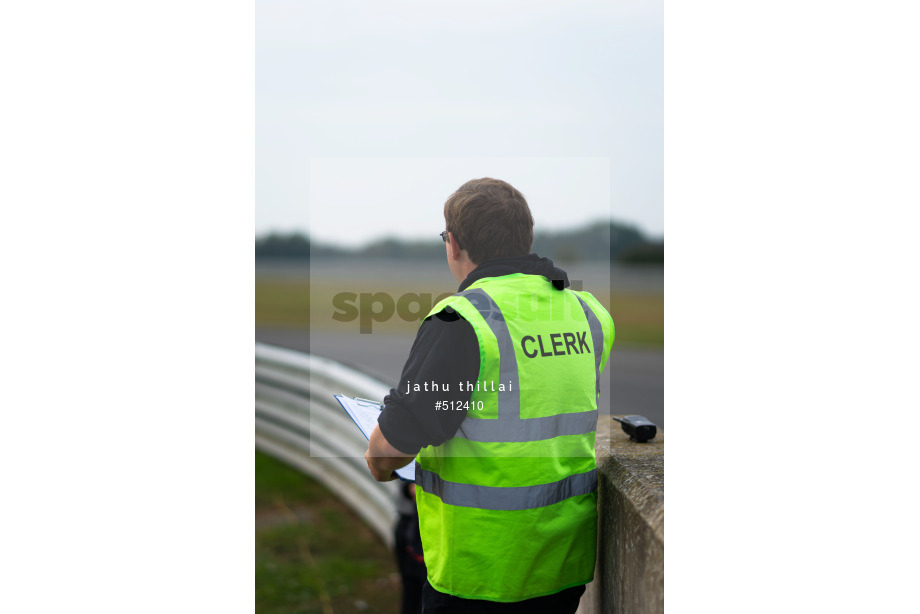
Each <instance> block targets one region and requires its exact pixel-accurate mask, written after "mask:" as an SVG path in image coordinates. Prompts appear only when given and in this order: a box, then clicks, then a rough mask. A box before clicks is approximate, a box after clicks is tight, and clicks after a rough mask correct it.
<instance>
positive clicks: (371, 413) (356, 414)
mask: <svg viewBox="0 0 920 614" xmlns="http://www.w3.org/2000/svg"><path fill="white" fill-rule="evenodd" d="M332 396H333V397H334V398H335V400H336V401H338V402H339V405H341V406H342V409H344V410H345V412H346V413H347V414H348V415H349V416H350V417H351V419H352V420H354V421H355V424H357V425H358V428H359V429H360V430H361V432H362V433H363V434H364V437H365V438H366V439H370V438H371V433H373V432H374V427H375V426H377V420H378V419H379V418H380V412H381V411H382V410H383V407H382V406H381V405H380V403H378V402H376V401H371V400H368V399H361V398H358V397H346V396H345V395H342V394H334V395H332ZM395 473H396V475H398V476H399V477H400V478H401V479H403V480H405V481H407V482H414V481H415V459H413V460H412V462H410V463H409V464H408V465H406V466H405V467H403V468H401V469H397V470H396V471H395Z"/></svg>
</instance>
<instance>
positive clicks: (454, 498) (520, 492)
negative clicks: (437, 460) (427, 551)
mask: <svg viewBox="0 0 920 614" xmlns="http://www.w3.org/2000/svg"><path fill="white" fill-rule="evenodd" d="M415 482H416V484H418V485H419V486H421V487H422V490H424V491H425V492H426V493H429V494H432V495H435V496H436V497H438V498H439V499H441V502H442V503H446V504H448V505H459V506H463V507H476V508H479V509H483V510H532V509H534V508H538V507H546V506H547V505H553V504H555V503H560V502H561V501H565V500H566V499H569V498H571V497H576V496H578V495H587V494H589V493H592V492H594V490H595V489H596V488H597V469H592V470H591V471H588V472H586V473H576V474H575V475H570V476H568V477H565V478H563V479H561V480H559V481H558V482H550V483H549V484H537V485H535V486H477V485H475V484H461V483H459V482H449V481H447V480H445V479H443V478H441V476H439V475H438V474H437V473H434V472H432V471H427V470H425V469H422V467H421V465H419V464H418V462H416V463H415Z"/></svg>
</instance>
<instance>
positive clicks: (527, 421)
mask: <svg viewBox="0 0 920 614" xmlns="http://www.w3.org/2000/svg"><path fill="white" fill-rule="evenodd" d="M596 429H597V410H596V409H592V410H590V411H580V412H578V413H570V414H556V415H554V416H544V417H541V418H524V419H523V420H521V419H517V420H502V419H501V418H499V419H498V420H495V419H489V418H467V419H465V420H464V421H463V422H461V423H460V429H459V430H458V431H457V434H456V435H455V437H461V438H463V439H469V440H470V441H482V442H489V443H497V442H521V441H543V440H544V439H552V438H553V437H559V436H560V435H585V434H587V433H591V432H593V431H595V430H596Z"/></svg>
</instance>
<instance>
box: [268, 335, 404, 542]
mask: <svg viewBox="0 0 920 614" xmlns="http://www.w3.org/2000/svg"><path fill="white" fill-rule="evenodd" d="M255 369H256V399H255V405H256V448H257V449H258V450H260V451H262V452H264V453H266V454H268V455H270V456H273V457H275V458H277V459H278V460H280V461H283V462H285V463H287V464H289V465H291V466H292V467H295V468H297V469H299V470H300V471H303V472H304V473H306V474H308V475H310V476H312V477H314V478H315V479H316V480H318V481H319V482H321V483H322V484H323V485H325V486H326V487H327V488H328V489H329V490H331V491H332V492H333V493H334V494H336V495H337V496H338V497H339V498H341V499H342V500H343V501H345V502H346V503H347V504H348V505H349V506H350V507H351V508H352V509H354V510H355V512H356V513H357V514H358V515H360V516H361V517H362V518H363V519H364V520H365V521H366V522H367V523H368V525H370V526H371V528H373V529H374V530H375V531H376V532H377V533H378V534H379V535H380V537H382V538H383V540H384V542H386V544H387V545H388V546H390V547H391V548H392V546H393V523H394V521H395V519H396V506H395V502H394V497H395V495H396V492H397V488H398V487H397V485H396V482H386V483H381V482H377V481H376V480H374V478H373V477H371V474H370V472H368V470H367V463H366V462H365V460H364V452H365V451H366V450H367V440H366V439H365V438H364V436H363V435H362V434H361V432H360V431H359V430H358V428H357V427H356V426H355V424H354V422H352V420H351V418H349V417H348V415H347V414H346V413H345V411H344V410H343V409H342V407H341V406H340V405H339V404H338V402H337V401H336V400H335V399H334V398H332V395H333V394H345V395H348V396H358V397H364V398H368V399H380V400H382V399H383V397H384V396H385V395H386V394H387V393H388V392H389V390H390V387H389V386H388V385H386V384H384V383H383V382H381V381H379V380H377V379H375V378H373V377H371V376H369V375H367V374H365V373H361V372H359V371H356V370H354V369H353V368H351V367H348V366H346V365H343V364H341V363H338V362H336V361H334V360H331V359H328V358H322V357H320V356H313V355H311V354H304V353H301V352H296V351H294V350H288V349H285V348H279V347H275V346H271V345H267V344H263V343H257V344H256V367H255Z"/></svg>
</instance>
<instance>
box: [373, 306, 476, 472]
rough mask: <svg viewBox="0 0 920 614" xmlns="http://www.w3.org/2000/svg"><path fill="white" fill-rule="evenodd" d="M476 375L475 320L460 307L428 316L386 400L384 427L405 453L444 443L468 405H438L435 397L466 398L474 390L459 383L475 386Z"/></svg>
mask: <svg viewBox="0 0 920 614" xmlns="http://www.w3.org/2000/svg"><path fill="white" fill-rule="evenodd" d="M478 378H479V341H478V340H477V339H476V333H475V332H474V331H473V327H472V325H470V323H469V322H467V321H466V320H464V319H463V318H461V317H460V316H459V315H457V314H456V312H454V313H450V314H449V313H445V312H441V313H439V314H437V315H435V316H432V317H429V318H427V319H426V320H425V321H424V322H422V325H421V326H420V327H419V331H418V334H417V335H416V337H415V342H414V343H413V344H412V349H411V350H410V351H409V358H408V359H407V360H406V364H405V366H404V367H403V371H402V376H401V377H400V379H399V382H397V384H396V387H395V388H393V389H391V390H390V393H389V394H388V395H387V396H386V397H384V399H383V403H384V408H383V412H382V413H381V414H380V420H379V422H378V425H379V426H380V432H381V433H382V434H383V436H384V437H385V438H386V440H387V441H388V442H389V443H390V445H392V446H393V447H394V448H396V449H397V450H399V451H401V452H405V453H407V454H415V453H417V452H418V451H419V450H420V449H421V448H424V447H425V446H436V445H440V444H442V443H444V442H445V441H447V440H448V439H450V438H451V437H453V436H454V434H455V433H456V432H457V429H458V428H460V423H461V422H463V419H464V418H466V410H456V409H454V410H450V409H447V410H445V409H443V405H442V408H441V409H437V408H436V407H437V402H438V401H442V402H444V401H446V402H450V401H453V402H454V404H455V405H456V403H457V402H468V401H469V400H470V397H471V396H472V392H469V391H461V390H460V382H464V383H465V382H471V383H473V384H474V385H475V382H476V381H477V379H478ZM416 386H418V387H419V390H416V389H415V387H416ZM426 388H427V390H426ZM445 388H446V390H445Z"/></svg>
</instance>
